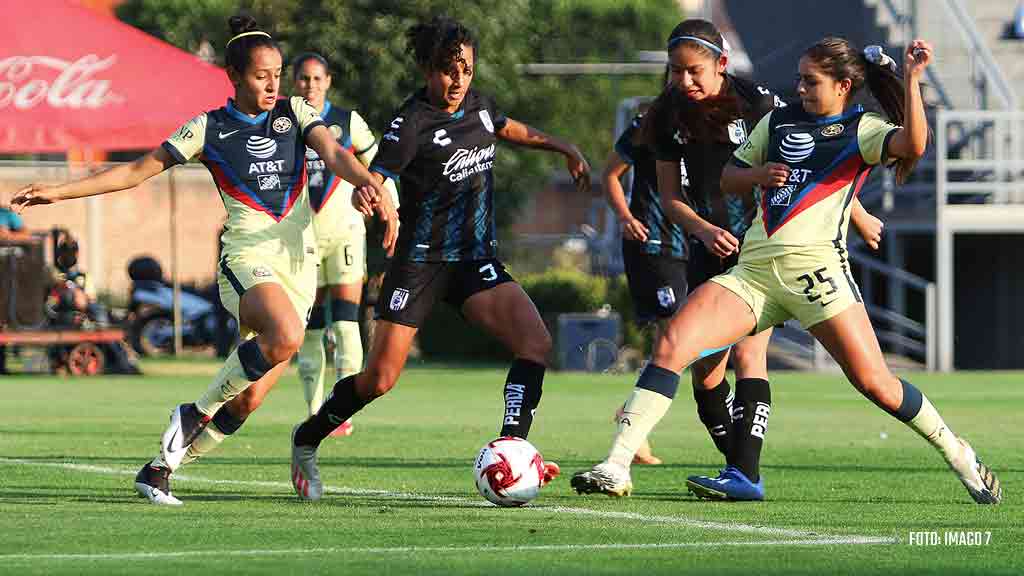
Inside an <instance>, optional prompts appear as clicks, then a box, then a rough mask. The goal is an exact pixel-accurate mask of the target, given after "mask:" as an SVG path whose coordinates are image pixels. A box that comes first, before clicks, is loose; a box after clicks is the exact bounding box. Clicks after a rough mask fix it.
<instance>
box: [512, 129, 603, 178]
mask: <svg viewBox="0 0 1024 576" xmlns="http://www.w3.org/2000/svg"><path fill="white" fill-rule="evenodd" d="M497 135H498V137H499V138H501V139H502V140H504V141H506V142H511V143H513V144H518V145H520V146H526V147H528V148H536V149H538V150H550V151H552V152H559V153H561V154H562V155H563V156H565V161H566V166H567V168H568V170H569V175H570V176H572V181H573V182H575V183H576V188H577V189H578V190H580V191H581V192H589V191H590V164H589V163H588V162H587V159H586V158H584V157H583V154H582V153H581V152H580V151H579V149H578V148H576V145H575V144H573V143H571V142H566V141H565V140H562V139H560V138H557V137H555V136H551V135H549V134H545V133H544V132H541V131H540V130H537V129H536V128H534V127H532V126H528V125H526V124H523V123H522V122H519V121H517V120H513V119H511V118H509V119H508V120H507V121H506V122H505V125H504V126H503V127H502V128H501V129H500V130H498V131H497Z"/></svg>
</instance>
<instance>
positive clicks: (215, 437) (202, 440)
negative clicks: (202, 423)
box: [181, 422, 227, 466]
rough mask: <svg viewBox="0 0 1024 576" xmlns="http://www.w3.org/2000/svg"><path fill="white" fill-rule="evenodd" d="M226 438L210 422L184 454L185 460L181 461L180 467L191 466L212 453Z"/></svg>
mask: <svg viewBox="0 0 1024 576" xmlns="http://www.w3.org/2000/svg"><path fill="white" fill-rule="evenodd" d="M225 438H227V436H225V435H224V434H223V433H222V432H221V431H220V430H219V429H218V428H217V425H216V424H213V423H212V422H211V423H210V424H209V425H208V426H207V427H206V428H205V429H204V430H203V431H202V433H201V434H199V437H198V438H196V439H195V440H194V441H193V442H192V445H191V446H189V447H188V451H187V452H185V458H184V459H183V460H182V461H181V464H182V466H184V465H185V464H191V463H192V462H195V461H196V460H198V459H199V457H200V456H204V455H206V454H209V453H210V452H213V450H214V449H215V448H217V446H220V443H221V442H223V441H224V439H225Z"/></svg>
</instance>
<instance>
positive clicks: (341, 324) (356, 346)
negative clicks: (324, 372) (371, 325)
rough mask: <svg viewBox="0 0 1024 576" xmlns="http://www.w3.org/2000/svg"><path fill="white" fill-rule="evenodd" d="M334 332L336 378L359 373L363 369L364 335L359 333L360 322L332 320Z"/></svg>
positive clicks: (339, 378)
mask: <svg viewBox="0 0 1024 576" xmlns="http://www.w3.org/2000/svg"><path fill="white" fill-rule="evenodd" d="M331 330H332V331H333V332H334V342H335V347H334V372H335V379H336V380H341V379H342V378H345V377H348V376H351V375H352V374H357V373H359V372H361V371H362V370H363V337H362V336H361V335H360V334H359V323H358V322H350V321H348V320H341V321H338V322H331Z"/></svg>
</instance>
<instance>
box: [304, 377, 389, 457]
mask: <svg viewBox="0 0 1024 576" xmlns="http://www.w3.org/2000/svg"><path fill="white" fill-rule="evenodd" d="M370 402H371V400H364V399H362V398H360V397H359V394H358V393H357V392H356V376H355V374H353V375H351V376H348V377H345V378H342V379H341V380H338V382H337V383H336V384H335V385H334V390H332V391H331V395H330V396H328V397H327V400H325V401H324V403H323V404H322V405H321V406H320V409H319V410H317V412H316V414H313V415H312V416H310V417H309V418H308V419H307V420H306V421H305V422H303V423H302V424H301V425H300V426H299V428H298V430H296V431H295V445H296V446H319V445H320V442H322V441H323V439H324V438H327V436H329V435H330V434H331V432H334V429H335V428H337V427H338V426H341V425H342V423H344V422H345V421H346V420H348V419H349V418H351V417H352V416H353V415H354V414H355V413H356V412H359V411H360V410H362V409H363V407H364V406H366V405H367V404H369V403H370Z"/></svg>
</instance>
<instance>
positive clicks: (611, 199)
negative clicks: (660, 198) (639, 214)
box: [601, 150, 648, 242]
mask: <svg viewBox="0 0 1024 576" xmlns="http://www.w3.org/2000/svg"><path fill="white" fill-rule="evenodd" d="M604 166H605V168H604V173H603V174H602V175H601V179H602V181H603V182H604V189H605V194H607V195H608V204H609V205H611V207H612V210H614V211H615V214H616V215H617V216H618V217H619V224H620V225H621V226H622V235H623V236H624V237H625V238H626V239H627V240H633V241H636V242H646V241H647V232H648V230H647V227H646V226H644V224H643V222H641V221H639V220H637V219H636V218H634V217H633V213H632V212H630V211H629V203H628V202H626V193H625V191H624V190H623V189H622V182H621V181H620V180H619V179H620V178H622V175H623V174H625V173H626V171H627V170H629V164H628V163H627V162H626V161H625V160H623V159H622V156H620V155H619V153H618V152H616V151H615V150H612V151H611V153H609V154H608V160H606V161H605V163H604Z"/></svg>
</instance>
